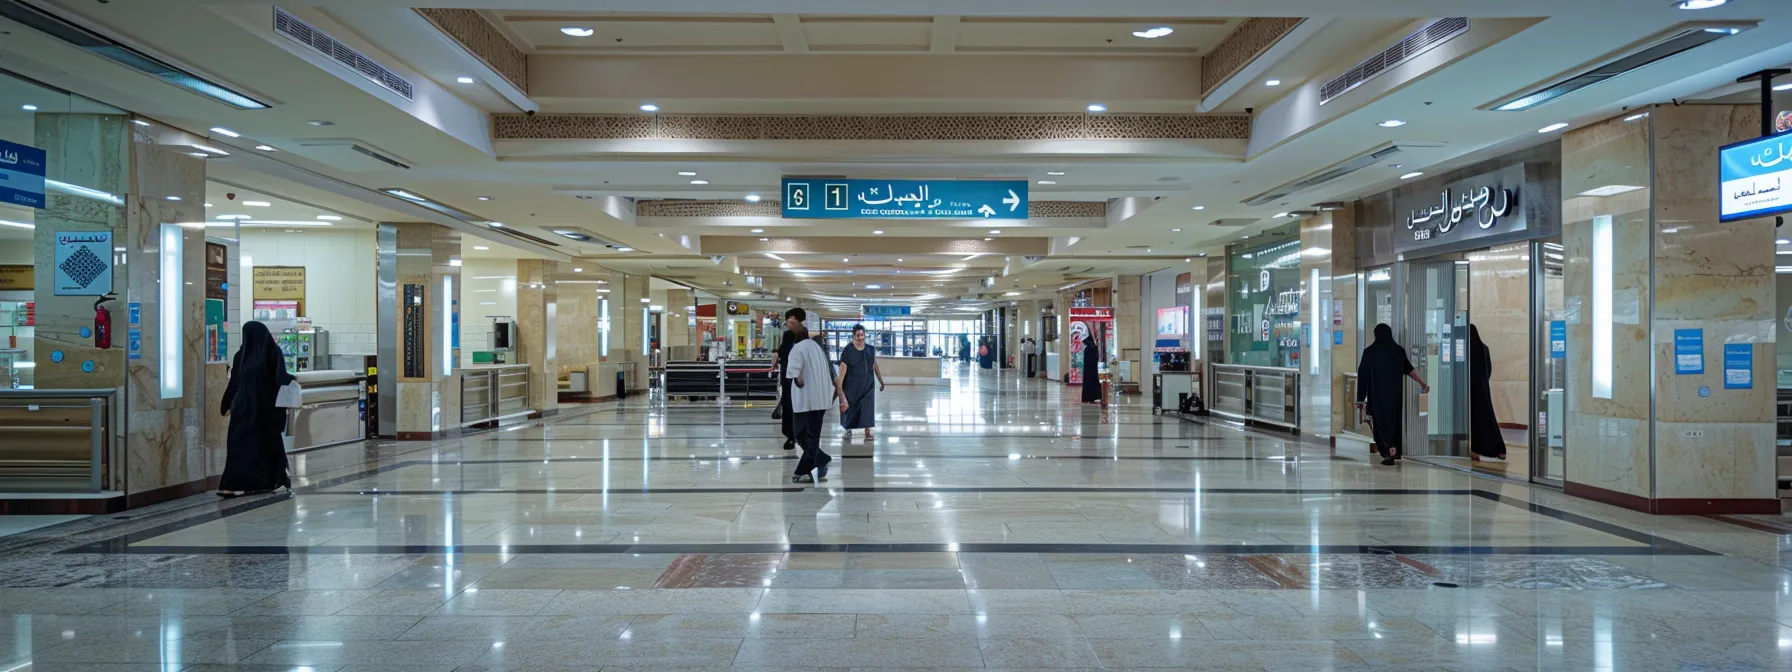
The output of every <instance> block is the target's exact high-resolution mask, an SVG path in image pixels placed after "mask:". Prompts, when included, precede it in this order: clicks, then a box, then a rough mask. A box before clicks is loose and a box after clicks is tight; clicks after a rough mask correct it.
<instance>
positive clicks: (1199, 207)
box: [1189, 205, 1207, 210]
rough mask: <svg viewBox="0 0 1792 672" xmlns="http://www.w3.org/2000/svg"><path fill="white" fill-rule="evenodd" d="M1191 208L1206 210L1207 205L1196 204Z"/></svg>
mask: <svg viewBox="0 0 1792 672" xmlns="http://www.w3.org/2000/svg"><path fill="white" fill-rule="evenodd" d="M1189 209H1190V210H1206V209H1207V206H1205V205H1197V206H1195V207H1193V208H1189Z"/></svg>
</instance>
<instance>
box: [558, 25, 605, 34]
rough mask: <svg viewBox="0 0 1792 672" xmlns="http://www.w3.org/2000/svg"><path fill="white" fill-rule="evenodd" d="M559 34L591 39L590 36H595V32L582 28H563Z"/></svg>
mask: <svg viewBox="0 0 1792 672" xmlns="http://www.w3.org/2000/svg"><path fill="white" fill-rule="evenodd" d="M560 32H562V33H566V34H567V35H571V36H573V37H591V36H592V35H595V34H597V31H595V30H592V29H590V28H586V27H584V26H566V27H565V28H561V29H560Z"/></svg>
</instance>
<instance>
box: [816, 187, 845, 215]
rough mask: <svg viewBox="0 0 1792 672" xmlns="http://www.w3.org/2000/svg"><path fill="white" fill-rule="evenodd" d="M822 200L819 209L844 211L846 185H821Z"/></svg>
mask: <svg viewBox="0 0 1792 672" xmlns="http://www.w3.org/2000/svg"><path fill="white" fill-rule="evenodd" d="M822 198H823V199H824V200H822V202H821V207H823V208H825V209H828V210H845V209H846V185H844V184H828V185H823V193H822Z"/></svg>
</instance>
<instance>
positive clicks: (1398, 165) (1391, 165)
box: [1388, 163, 1400, 168]
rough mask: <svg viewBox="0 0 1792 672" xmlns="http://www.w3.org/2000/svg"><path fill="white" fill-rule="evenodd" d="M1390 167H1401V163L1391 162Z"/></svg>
mask: <svg viewBox="0 0 1792 672" xmlns="http://www.w3.org/2000/svg"><path fill="white" fill-rule="evenodd" d="M1388 167H1389V168H1399V167H1400V164H1398V163H1390V164H1388Z"/></svg>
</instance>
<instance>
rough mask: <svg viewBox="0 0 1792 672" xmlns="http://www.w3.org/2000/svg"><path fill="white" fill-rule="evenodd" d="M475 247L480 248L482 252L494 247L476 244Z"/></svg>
mask: <svg viewBox="0 0 1792 672" xmlns="http://www.w3.org/2000/svg"><path fill="white" fill-rule="evenodd" d="M473 249H475V250H478V251H480V252H484V251H486V250H489V249H492V248H489V247H486V246H484V245H474V246H473Z"/></svg>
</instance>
